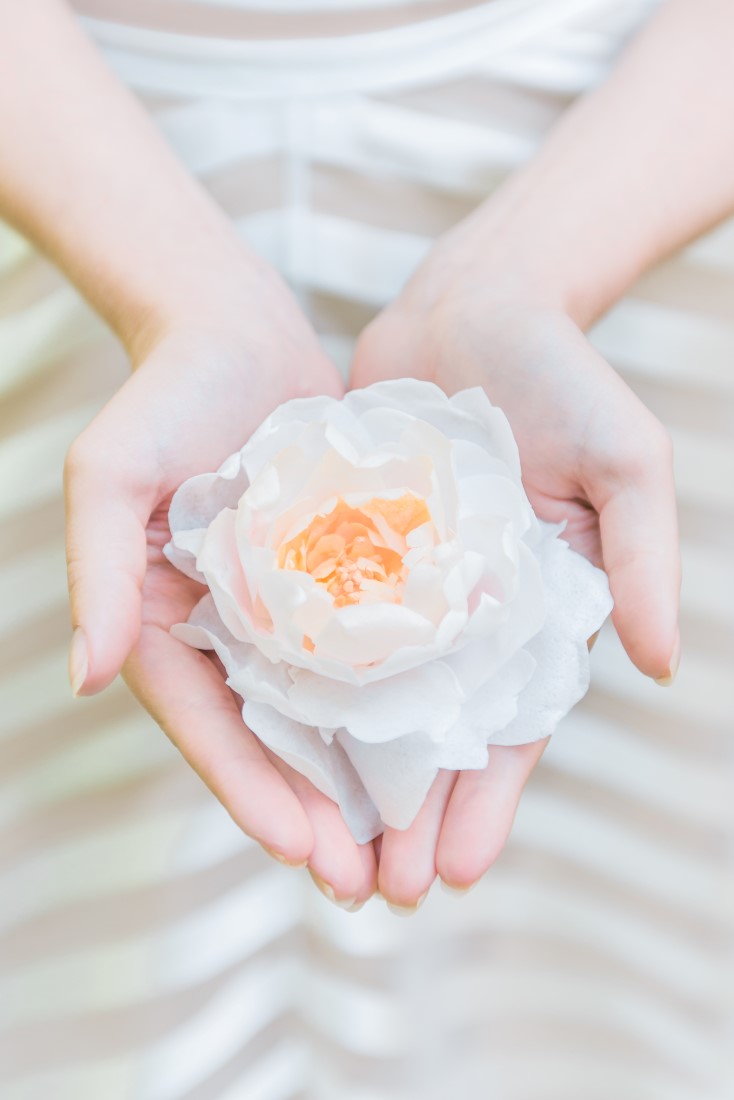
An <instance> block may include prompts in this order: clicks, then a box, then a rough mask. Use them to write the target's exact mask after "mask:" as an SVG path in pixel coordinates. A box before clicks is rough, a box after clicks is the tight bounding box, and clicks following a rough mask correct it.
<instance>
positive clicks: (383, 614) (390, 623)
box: [314, 603, 435, 665]
mask: <svg viewBox="0 0 734 1100" xmlns="http://www.w3.org/2000/svg"><path fill="white" fill-rule="evenodd" d="M434 635H435V628H434V626H433V624H432V623H431V622H429V620H428V619H426V618H425V617H424V616H423V615H418V614H416V612H415V611H410V610H409V609H408V608H407V607H400V606H399V605H398V604H387V603H379V604H357V605H354V606H352V607H349V606H347V607H340V608H337V609H336V611H335V614H334V616H333V618H332V619H331V620H330V621H329V622H328V623H327V624H326V626H325V627H324V628H323V630H321V632H320V633H319V635H318V637H317V638H314V642H315V643H316V649H315V651H314V655H315V657H317V658H318V657H322V656H323V657H328V658H331V659H332V660H340V661H344V662H345V663H347V664H349V665H370V664H373V663H374V662H377V661H383V660H384V659H385V658H386V657H389V656H390V655H391V654H392V653H394V652H395V651H396V650H399V649H402V648H403V646H416V645H427V644H429V643H430V642H431V641H432V640H433V637H434Z"/></svg>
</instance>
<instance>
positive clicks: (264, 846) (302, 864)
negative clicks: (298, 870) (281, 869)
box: [261, 844, 308, 867]
mask: <svg viewBox="0 0 734 1100" xmlns="http://www.w3.org/2000/svg"><path fill="white" fill-rule="evenodd" d="M261 847H262V849H263V851H265V852H267V853H268V855H269V856H272V857H273V859H277V860H278V862H279V863H285V865H286V867H307V866H308V860H307V859H304V860H302V861H301V862H300V863H292V862H291V860H289V859H288V857H287V856H284V855H283V853H282V852H276V851H275V849H274V848H268V846H267V844H262V845H261Z"/></svg>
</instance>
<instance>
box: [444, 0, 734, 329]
mask: <svg viewBox="0 0 734 1100" xmlns="http://www.w3.org/2000/svg"><path fill="white" fill-rule="evenodd" d="M733 57H734V5H732V4H731V3H729V2H728V0H697V2H695V3H691V0H667V2H666V3H664V4H663V5H662V7H661V9H660V10H659V12H658V13H657V14H656V15H655V16H653V18H652V19H651V20H650V21H649V23H648V24H647V25H646V26H645V27H644V28H643V29H642V31H641V32H640V33H639V34H638V35H637V36H636V37H635V38H634V39H633V41H632V42H631V43H630V46H629V47H628V49H627V50H626V51H625V52H624V54H623V55H622V57H621V59H620V61H619V63H618V64H617V66H616V67H615V68H614V70H613V71H612V73H611V75H610V77H609V79H608V80H607V81H605V82H604V83H603V84H602V85H601V86H600V87H599V88H598V89H596V90H594V91H593V92H591V93H590V94H588V95H586V96H584V97H582V98H581V99H580V100H579V101H578V102H577V103H576V104H575V105H574V106H573V107H572V108H571V109H570V110H569V111H567V112H566V114H565V115H564V116H563V117H562V119H561V121H560V122H559V124H558V125H557V126H556V127H555V128H554V129H553V131H552V132H551V134H550V136H549V138H548V140H547V141H546V142H545V143H544V145H543V146H542V147H541V149H540V151H539V152H538V154H537V156H535V157H534V158H533V159H532V161H531V162H530V163H529V164H528V165H527V167H525V168H523V169H522V170H521V171H519V172H516V173H515V174H514V175H513V176H512V177H511V178H510V179H509V180H508V181H507V183H506V184H505V185H504V186H503V187H502V188H500V189H499V190H498V191H497V192H495V194H494V195H493V196H492V197H491V198H490V199H489V200H487V202H486V203H484V204H483V205H482V206H481V207H479V209H478V210H477V211H476V212H475V214H474V215H473V216H472V217H471V218H470V219H468V220H467V221H466V222H464V223H463V226H462V228H466V229H467V230H469V231H470V233H471V232H474V233H476V232H478V233H479V234H480V236H485V235H486V239H487V241H488V242H491V251H490V252H489V254H488V266H489V269H490V274H491V273H492V272H494V273H495V274H496V275H497V276H498V277H499V276H500V274H501V277H502V281H503V284H504V285H505V286H506V287H507V288H508V290H510V291H511V292H512V288H513V287H514V288H515V289H516V290H517V291H518V292H519V293H521V294H523V295H528V294H529V295H532V296H535V297H537V298H538V300H540V301H543V302H547V303H549V304H553V305H557V306H559V307H560V308H562V309H564V310H565V311H566V312H568V313H569V314H570V315H571V316H572V317H573V318H574V320H576V321H577V323H578V324H579V325H580V326H581V327H582V328H585V327H586V326H587V325H589V324H590V323H591V322H592V321H593V320H594V319H595V318H597V317H598V316H599V315H600V314H601V313H603V312H604V311H605V310H606V309H607V308H608V307H609V306H610V305H611V304H612V303H613V302H614V301H615V300H616V299H617V298H618V297H619V296H620V295H621V294H622V293H623V292H624V291H625V289H626V288H627V287H628V286H629V285H630V284H631V283H632V282H633V281H634V280H635V279H636V278H637V277H638V276H639V275H640V274H641V273H642V272H643V271H644V270H645V269H646V268H648V267H650V266H652V265H653V264H655V263H656V262H657V261H659V260H660V259H662V258H663V257H664V256H666V255H667V254H668V253H670V252H673V251H675V250H676V249H677V248H680V247H681V246H682V245H684V244H685V243H687V242H688V241H690V240H692V239H693V238H695V237H697V236H699V235H700V234H701V233H703V232H705V231H706V230H707V229H709V228H710V227H711V226H713V225H714V224H715V223H716V222H717V221H719V220H720V219H721V218H723V217H724V216H726V214H727V213H729V212H730V211H731V210H732V209H734V139H733V137H732V119H734V67H733V65H732V58H733ZM480 247H481V246H480Z"/></svg>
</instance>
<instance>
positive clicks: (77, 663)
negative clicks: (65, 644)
mask: <svg viewBox="0 0 734 1100" xmlns="http://www.w3.org/2000/svg"><path fill="white" fill-rule="evenodd" d="M88 668H89V658H88V655H87V639H86V638H85V637H84V631H83V630H82V628H81V627H80V626H78V627H77V628H76V630H75V631H74V633H73V634H72V636H71V645H70V646H69V683H70V684H71V693H72V695H73V696H74V697H75V698H76V696H77V695H78V694H79V692H80V690H81V688H82V685H83V684H84V681H85V680H86V678H87V670H88Z"/></svg>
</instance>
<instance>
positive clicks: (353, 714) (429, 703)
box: [288, 661, 463, 744]
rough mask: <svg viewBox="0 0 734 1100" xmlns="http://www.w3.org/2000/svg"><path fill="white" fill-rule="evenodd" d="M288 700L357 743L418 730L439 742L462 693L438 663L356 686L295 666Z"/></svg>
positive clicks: (454, 718)
mask: <svg viewBox="0 0 734 1100" xmlns="http://www.w3.org/2000/svg"><path fill="white" fill-rule="evenodd" d="M292 677H293V686H292V688H291V690H290V691H289V694H288V699H289V703H290V704H291V705H292V706H293V707H294V708H295V709H296V710H297V711H298V712H299V713H300V714H301V715H303V719H304V720H308V721H310V722H312V723H313V724H314V725H317V726H327V727H339V726H344V727H345V728H346V729H347V730H348V731H349V733H350V734H351V735H352V737H354V738H356V740H358V741H364V742H367V743H370V744H378V743H382V742H385V741H393V740H395V739H396V738H398V737H403V736H405V735H406V734H412V733H422V734H425V735H426V736H427V737H428V738H430V739H431V740H433V741H440V740H442V739H443V737H444V736H445V734H446V732H447V731H448V730H449V729H451V727H452V726H453V725H454V723H455V722H456V721H457V719H458V717H459V714H460V711H461V704H462V700H463V696H462V693H461V689H460V687H459V684H458V682H457V680H456V677H455V676H454V674H453V672H452V671H451V669H449V668H448V667H447V666H446V665H444V664H442V663H441V662H440V661H433V662H431V663H430V664H427V665H422V666H421V667H420V668H415V669H412V670H411V671H409V672H404V673H402V674H401V675H399V676H393V677H391V678H390V679H389V680H380V681H378V682H377V683H375V684H366V685H364V686H363V687H358V688H357V687H354V686H352V685H351V684H344V683H338V682H336V681H334V680H328V679H326V678H325V677H323V676H316V675H314V674H313V673H312V672H307V671H305V670H303V669H293V670H292Z"/></svg>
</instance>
